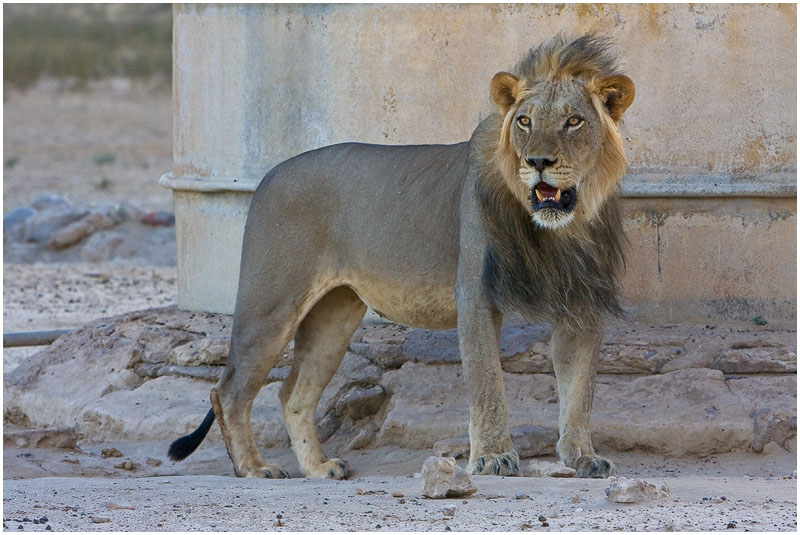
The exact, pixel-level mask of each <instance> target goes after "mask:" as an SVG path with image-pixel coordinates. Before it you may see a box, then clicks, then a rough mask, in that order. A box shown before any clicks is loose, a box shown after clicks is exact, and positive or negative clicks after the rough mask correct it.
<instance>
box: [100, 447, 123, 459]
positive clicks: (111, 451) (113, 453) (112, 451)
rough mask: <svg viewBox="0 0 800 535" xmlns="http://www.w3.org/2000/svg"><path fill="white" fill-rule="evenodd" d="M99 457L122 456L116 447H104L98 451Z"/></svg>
mask: <svg viewBox="0 0 800 535" xmlns="http://www.w3.org/2000/svg"><path fill="white" fill-rule="evenodd" d="M100 456H101V457H104V458H106V457H122V452H121V451H119V450H118V449H117V448H105V449H104V450H103V451H101V452H100Z"/></svg>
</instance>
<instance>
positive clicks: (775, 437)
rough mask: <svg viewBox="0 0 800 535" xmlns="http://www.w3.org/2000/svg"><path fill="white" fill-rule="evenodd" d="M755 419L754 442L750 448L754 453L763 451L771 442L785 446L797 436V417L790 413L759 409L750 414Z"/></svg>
mask: <svg viewBox="0 0 800 535" xmlns="http://www.w3.org/2000/svg"><path fill="white" fill-rule="evenodd" d="M750 417H752V418H753V432H754V434H755V437H753V442H752V443H751V444H750V447H751V448H753V451H759V452H760V451H763V450H764V446H765V445H766V444H768V443H770V442H773V441H774V442H776V443H777V444H779V445H781V446H783V444H784V443H785V442H786V441H787V440H788V439H790V438H792V437H794V436H797V415H795V414H793V413H790V412H788V411H776V410H774V409H757V410H754V411H753V412H751V413H750Z"/></svg>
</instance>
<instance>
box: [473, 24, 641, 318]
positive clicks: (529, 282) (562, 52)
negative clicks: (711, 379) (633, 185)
mask: <svg viewBox="0 0 800 535" xmlns="http://www.w3.org/2000/svg"><path fill="white" fill-rule="evenodd" d="M514 74H515V75H517V76H518V77H519V78H520V79H521V80H524V86H526V87H532V86H533V85H534V84H536V83H539V82H541V81H552V80H558V79H564V78H568V77H580V78H583V79H584V80H585V83H586V87H587V88H588V89H589V92H590V94H592V101H593V105H594V107H595V109H596V110H597V112H598V115H599V116H600V118H601V122H602V124H603V141H602V144H601V146H600V147H598V156H597V160H596V162H597V163H596V165H595V167H594V169H593V174H592V175H590V176H589V177H587V180H586V181H585V182H586V183H585V184H584V187H582V191H581V192H580V194H579V202H581V203H583V207H584V209H583V212H582V214H583V216H582V217H579V216H576V218H575V221H573V223H571V224H569V225H567V226H565V227H563V228H560V229H543V228H539V227H537V226H536V225H533V224H531V215H530V212H529V211H528V209H527V208H526V207H525V206H523V205H522V204H521V203H520V202H519V200H518V197H516V196H515V195H514V193H513V192H512V191H511V189H510V188H511V187H514V186H510V184H515V183H519V182H520V181H519V178H518V169H519V167H520V163H519V158H518V157H517V155H516V153H515V152H514V150H513V148H512V147H511V145H510V142H509V135H508V129H509V125H510V123H511V121H510V119H509V118H508V117H510V116H511V115H512V113H509V114H507V115H506V116H502V115H501V114H500V113H499V112H496V113H494V114H492V115H490V116H488V117H487V118H486V119H485V120H484V121H482V122H481V124H480V125H479V126H478V128H477V130H476V132H475V134H474V136H473V138H472V140H471V144H472V149H473V150H471V154H472V159H473V161H471V162H470V167H471V168H472V169H477V172H478V180H477V183H476V191H475V195H476V201H477V204H478V209H479V210H480V213H481V220H482V223H483V228H484V231H485V232H486V236H487V239H488V242H489V247H488V251H487V254H486V257H485V259H484V272H483V277H484V280H485V281H486V283H487V286H488V288H489V291H490V294H491V297H492V299H493V300H494V302H495V304H496V305H497V306H498V307H499V308H500V310H502V311H503V312H512V311H513V312H517V313H520V314H522V315H523V317H525V318H526V319H528V320H529V321H534V322H547V323H567V324H570V325H572V326H573V327H575V328H589V329H594V328H600V326H601V325H602V322H603V321H604V320H605V319H606V318H608V317H619V316H622V315H623V311H622V308H621V306H620V304H619V293H620V292H619V289H620V278H621V275H622V273H623V271H624V263H625V261H624V249H625V245H626V239H625V234H624V231H623V226H622V215H621V207H620V202H619V200H618V198H617V196H616V190H617V187H618V185H619V181H620V179H621V178H622V174H623V173H624V170H625V165H626V162H625V153H624V150H623V147H622V140H621V138H620V135H619V131H618V130H617V126H616V121H617V120H618V119H619V117H612V116H611V115H610V113H609V111H608V109H607V108H606V106H605V105H604V103H603V102H604V101H605V95H603V93H602V91H603V89H602V87H600V81H601V80H603V79H604V78H607V77H609V76H614V75H617V74H620V73H619V71H618V68H617V66H616V59H615V57H614V56H613V55H612V54H611V52H610V47H609V43H608V42H607V41H606V40H604V39H603V38H601V37H598V36H594V35H589V36H585V37H581V38H579V39H576V40H570V39H567V38H566V37H565V36H563V35H559V36H557V37H555V38H554V39H552V40H551V41H549V42H547V43H544V44H543V45H541V46H539V47H538V48H535V49H533V50H531V51H530V52H529V53H528V54H527V55H526V56H525V58H524V59H523V60H522V61H521V62H520V63H519V64H518V65H517V67H516V68H515V71H514ZM523 91H524V89H523Z"/></svg>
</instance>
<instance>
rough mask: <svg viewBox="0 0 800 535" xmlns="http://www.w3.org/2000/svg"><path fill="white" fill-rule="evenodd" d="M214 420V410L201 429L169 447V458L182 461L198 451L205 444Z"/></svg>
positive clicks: (209, 413) (211, 410)
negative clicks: (198, 447)
mask: <svg viewBox="0 0 800 535" xmlns="http://www.w3.org/2000/svg"><path fill="white" fill-rule="evenodd" d="M214 418H215V416H214V409H210V410H209V411H208V414H206V417H205V419H203V423H201V424H200V427H198V428H197V429H195V430H194V431H192V432H191V433H189V434H188V435H186V436H183V437H181V438H179V439H178V440H176V441H175V442H173V443H172V444H170V445H169V451H168V452H167V455H168V456H169V458H170V459H172V460H173V461H182V460H184V459H185V458H187V457H188V456H189V455H191V454H192V452H194V450H196V449H197V446H199V445H200V443H201V442H203V439H204V438H206V435H207V434H208V430H209V429H211V424H213V423H214Z"/></svg>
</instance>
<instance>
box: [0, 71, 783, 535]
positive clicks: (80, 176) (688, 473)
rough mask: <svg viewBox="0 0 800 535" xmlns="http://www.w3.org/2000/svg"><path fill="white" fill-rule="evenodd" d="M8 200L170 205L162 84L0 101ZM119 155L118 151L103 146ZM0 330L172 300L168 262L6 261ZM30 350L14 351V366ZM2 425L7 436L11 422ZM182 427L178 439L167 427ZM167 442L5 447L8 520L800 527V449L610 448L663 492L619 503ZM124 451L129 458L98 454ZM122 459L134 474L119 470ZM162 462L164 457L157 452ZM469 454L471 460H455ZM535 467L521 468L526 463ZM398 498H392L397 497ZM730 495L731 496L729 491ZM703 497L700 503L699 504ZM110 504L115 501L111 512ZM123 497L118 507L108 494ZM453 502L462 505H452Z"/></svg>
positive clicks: (93, 525)
mask: <svg viewBox="0 0 800 535" xmlns="http://www.w3.org/2000/svg"><path fill="white" fill-rule="evenodd" d="M3 122H4V128H5V135H4V161H5V162H8V161H9V159H12V158H16V159H17V161H16V163H14V164H13V165H12V166H10V167H9V166H6V168H5V169H4V178H5V180H4V186H3V204H4V211H7V210H10V209H13V208H15V207H17V206H19V205H21V204H25V203H29V202H30V201H31V200H32V199H33V198H34V197H35V196H36V195H37V194H38V193H41V192H43V191H48V190H49V191H55V192H58V193H60V194H64V195H67V196H68V197H69V198H71V199H72V200H85V201H90V202H116V201H119V200H122V199H127V200H129V201H131V202H134V203H135V204H137V205H139V206H141V207H142V208H149V209H170V204H171V198H170V194H169V192H168V191H166V190H164V189H163V188H162V187H161V186H159V185H158V182H157V181H158V177H159V176H160V175H161V174H162V173H164V172H167V171H169V170H170V168H171V150H172V144H171V105H170V97H169V95H168V94H148V93H147V92H141V91H139V92H137V91H133V92H131V91H129V90H127V89H126V87H125V84H124V83H122V82H120V83H118V84H117V85H114V84H111V85H108V86H107V87H106V89H105V90H104V91H94V92H91V93H84V94H67V95H59V94H58V93H57V92H55V91H53V90H49V89H47V88H44V89H42V88H40V89H38V90H36V91H33V92H30V93H28V94H26V95H22V96H20V95H12V96H11V97H10V98H9V100H7V101H6V102H5V103H4V114H3ZM109 154H110V155H113V162H107V163H98V162H101V161H104V160H108V159H109V158H108V157H105V158H103V155H109ZM3 284H4V287H3V322H4V331H21V330H39V329H54V328H74V327H78V326H81V325H84V324H86V323H88V322H89V321H91V320H94V319H97V318H99V317H103V316H109V315H113V314H119V313H122V312H126V311H132V310H139V309H144V308H152V307H158V306H163V305H167V304H171V303H174V302H175V297H176V296H175V269H174V268H137V267H124V268H122V267H119V266H110V265H109V266H106V265H86V264H68V265H66V264H62V265H5V266H4V271H3ZM32 351H36V349H35V348H33V349H29V348H20V349H5V350H4V352H3V362H4V370H5V371H8V370H9V369H11V368H12V367H13V366H15V365H16V363H18V362H19V361H20V359H23V358H25V357H26V356H27V355H29V354H30V353H31V352H32ZM6 431H8V430H7V429H6ZM170 438H175V437H170ZM168 443H169V439H167V437H165V440H164V441H163V442H157V443H135V444H131V443H114V444H83V443H79V446H78V448H77V449H75V450H58V449H47V448H42V449H18V448H12V447H8V448H4V450H3V479H4V482H3V483H4V484H3V522H4V529H8V530H14V531H22V530H24V531H37V530H38V531H43V530H46V529H47V527H48V526H49V527H50V528H51V529H53V530H73V531H74V530H87V531H89V530H97V531H123V530H137V531H150V530H157V531H162V530H164V531H166V530H186V531H197V530H205V531H207V530H218V531H220V530H256V531H261V530H275V531H281V530H289V531H302V530H322V531H325V530H342V531H346V530H363V531H373V530H389V531H409V530H415V531H416V530H419V531H423V530H435V531H445V530H453V531H463V530H468V531H491V530H493V531H501V530H503V531H507V530H515V531H528V530H530V531H540V530H541V531H577V530H589V531H630V530H646V531H672V530H676V531H678V530H679V531H690V530H701V531H705V530H709V531H717V530H719V531H727V530H734V531H744V530H749V531H792V532H794V531H796V527H797V506H796V504H797V498H796V496H797V491H796V479H786V478H785V476H787V475H789V474H792V472H793V471H795V470H796V458H795V456H794V455H792V454H788V453H786V452H784V451H783V450H781V449H780V448H777V449H776V448H769V447H768V448H767V453H765V454H762V455H748V454H744V453H739V454H726V455H720V456H715V457H706V458H703V459H697V458H679V459H666V458H664V457H662V456H658V455H652V454H646V453H635V452H625V453H619V452H611V453H610V454H609V456H610V457H611V458H612V459H613V460H614V461H615V462H616V463H617V467H618V472H619V474H620V475H623V476H628V477H644V478H645V479H647V480H648V481H657V480H660V479H664V480H665V481H666V482H667V485H668V486H669V488H670V491H671V498H670V499H669V500H666V501H659V502H652V503H645V504H634V505H621V504H612V503H609V502H608V501H607V500H606V498H605V493H604V489H605V488H607V487H608V482H607V481H603V480H576V479H565V480H561V479H552V478H545V479H539V478H499V477H488V476H482V477H478V478H476V481H477V485H478V492H477V493H476V494H475V495H473V496H472V497H469V498H467V499H457V500H428V499H423V498H422V496H421V480H420V478H419V476H418V475H416V474H418V473H419V471H420V469H421V466H422V462H423V461H424V459H425V458H426V457H428V456H429V455H430V454H431V452H430V451H420V450H402V449H398V448H380V449H371V450H366V451H350V452H348V451H345V448H344V445H343V444H335V443H327V444H325V448H326V450H328V451H329V453H331V454H332V453H334V452H337V453H339V454H341V456H342V457H343V458H345V459H346V460H347V461H348V462H349V463H350V466H351V468H352V470H353V479H351V480H349V481H342V482H336V481H321V480H307V479H303V478H300V477H299V476H300V474H299V472H298V469H297V463H296V461H295V459H294V456H293V454H292V452H291V451H290V450H288V449H284V450H274V451H269V452H265V457H266V458H269V459H271V460H273V461H275V462H277V463H279V464H281V465H283V466H285V467H286V468H287V469H288V471H289V472H290V474H291V475H292V476H293V479H290V480H281V481H271V480H242V479H236V478H234V477H232V475H233V474H232V467H231V464H230V461H229V460H228V458H227V454H226V453H225V448H224V446H223V445H222V444H221V443H218V442H217V443H214V442H208V443H205V444H203V445H202V446H201V448H200V449H199V450H198V451H197V452H196V453H195V454H194V455H193V456H192V457H190V458H189V459H188V460H186V461H184V462H182V463H172V462H170V461H168V460H166V456H165V451H166V448H167V445H168ZM109 447H116V448H117V449H118V450H119V451H120V452H121V454H122V457H121V458H118V457H111V458H104V457H102V455H101V451H102V450H103V449H105V448H109ZM122 461H130V462H131V463H133V465H129V466H134V467H135V469H134V470H126V469H124V468H115V466H116V465H119V463H120V462H122ZM159 461H160V462H159ZM460 462H461V463H462V464H463V462H464V461H463V460H461V461H460ZM524 464H526V463H523V465H524ZM393 493H395V494H402V495H403V496H402V497H399V496H397V497H395V496H392V494H393ZM722 497H724V499H722ZM704 498H706V499H704ZM109 501H111V502H113V503H114V504H116V506H117V507H119V506H122V507H127V508H123V509H119V508H109V505H108V502H109ZM112 507H113V505H112ZM450 507H454V508H455V509H454V510H445V508H450Z"/></svg>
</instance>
